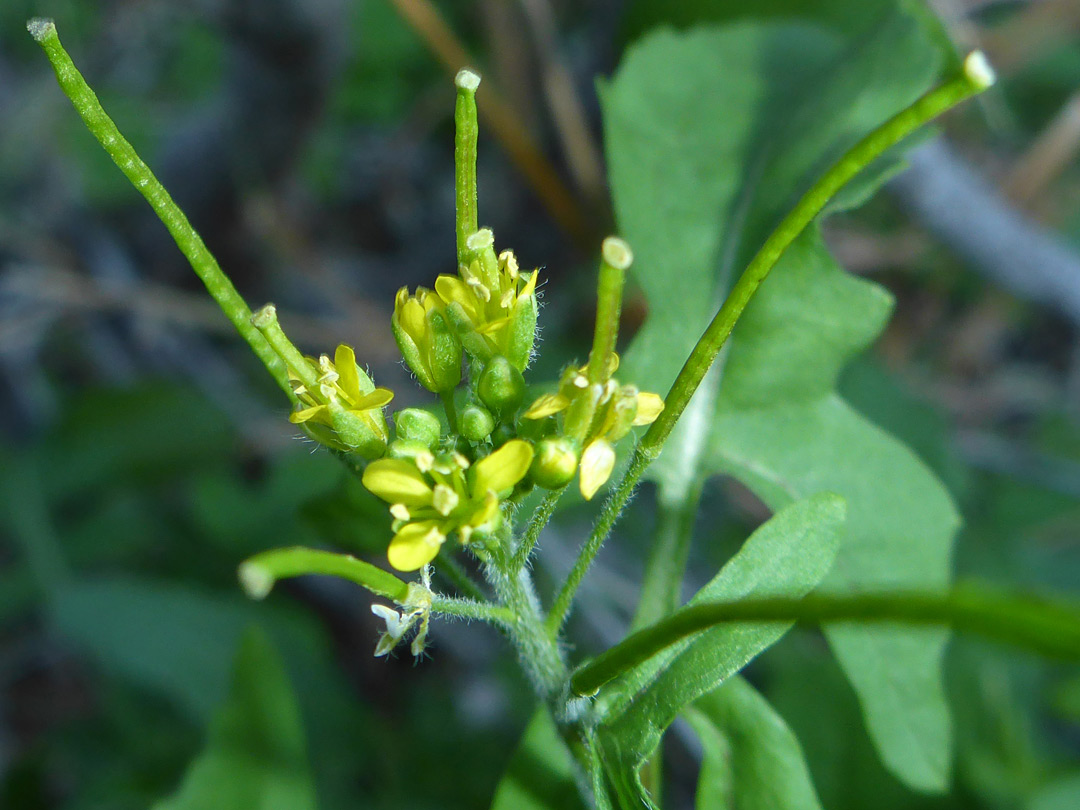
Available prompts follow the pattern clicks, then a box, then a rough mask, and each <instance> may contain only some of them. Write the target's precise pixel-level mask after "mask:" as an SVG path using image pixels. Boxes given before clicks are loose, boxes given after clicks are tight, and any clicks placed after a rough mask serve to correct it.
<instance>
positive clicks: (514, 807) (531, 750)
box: [491, 707, 584, 810]
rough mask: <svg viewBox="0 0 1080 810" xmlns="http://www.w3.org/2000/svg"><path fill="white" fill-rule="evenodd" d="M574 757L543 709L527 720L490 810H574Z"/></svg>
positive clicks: (578, 804)
mask: <svg viewBox="0 0 1080 810" xmlns="http://www.w3.org/2000/svg"><path fill="white" fill-rule="evenodd" d="M583 806H584V805H582V803H581V794H580V793H579V792H578V788H577V783H576V782H575V776H574V760H573V757H572V756H571V755H570V751H569V750H568V749H567V747H566V743H565V742H563V740H562V737H560V736H559V731H558V729H557V728H556V727H555V722H554V721H553V720H552V719H551V715H550V714H549V713H548V711H547V709H545V708H543V707H541V708H539V709H537V711H536V713H535V714H534V715H533V716H532V719H531V720H530V721H529V725H528V727H527V728H526V729H525V734H524V735H523V736H522V738H521V742H520V743H518V747H517V750H515V751H514V756H513V757H512V758H511V760H510V765H509V766H508V767H507V769H506V773H504V774H503V777H502V779H501V780H500V782H499V786H498V788H497V789H496V791H495V798H494V800H493V801H492V803H491V810H578V808H582V807H583Z"/></svg>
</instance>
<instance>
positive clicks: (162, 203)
mask: <svg viewBox="0 0 1080 810" xmlns="http://www.w3.org/2000/svg"><path fill="white" fill-rule="evenodd" d="M26 28H27V30H28V31H29V32H30V34H31V35H32V36H33V37H34V39H35V40H37V42H38V44H39V45H41V47H42V49H43V50H44V51H45V55H46V56H48V58H49V62H51V63H52V67H53V71H54V72H55V73H56V79H57V81H58V82H59V84H60V88H61V89H62V90H63V91H64V93H65V94H66V95H67V97H68V98H69V99H71V103H72V104H73V105H74V107H75V110H76V112H78V113H79V116H80V117H81V118H82V120H83V123H85V124H86V128H87V129H89V130H90V133H91V134H92V135H93V136H94V137H95V138H97V140H98V142H99V143H100V144H101V145H102V146H103V147H104V148H105V151H106V152H108V153H109V157H111V158H112V159H113V162H114V163H115V164H116V165H117V166H118V167H119V168H120V171H122V172H123V173H124V175H125V176H126V177H127V178H128V180H130V181H131V184H132V185H133V186H135V188H136V189H137V190H138V191H139V193H141V194H142V195H143V197H145V198H146V201H147V202H148V203H150V207H151V208H153V209H154V213H156V214H157V215H158V217H159V218H160V219H161V221H162V222H163V223H164V225H165V227H166V228H168V230H169V233H170V234H171V235H172V238H173V239H174V240H175V241H176V245H177V247H179V248H180V251H181V252H182V253H183V254H184V256H186V257H187V260H188V261H189V262H190V263H191V267H192V269H193V270H194V271H195V273H196V275H198V277H199V278H200V279H202V282H203V284H205V285H206V289H207V291H208V292H209V293H210V295H211V297H212V298H213V299H214V300H215V301H216V302H217V304H218V306H219V307H221V311H222V312H224V313H225V316H226V317H227V318H228V319H229V320H230V321H232V324H233V326H235V327H236V331H238V332H239V333H240V335H241V337H243V338H244V340H246V341H247V343H248V345H249V346H250V347H251V349H252V351H254V352H255V355H256V356H257V357H258V358H259V360H261V361H262V363H263V365H264V366H266V369H267V371H269V372H270V374H271V376H273V378H274V380H275V381H276V382H277V384H278V385H279V386H281V389H282V390H283V391H285V393H286V394H288V395H289V397H290V398H292V396H293V393H292V387H291V386H290V385H289V375H288V373H287V372H286V370H285V364H284V363H283V362H282V361H281V358H280V357H278V356H277V354H276V353H275V352H274V351H273V350H272V349H271V348H270V346H269V345H268V344H267V342H266V341H265V340H264V339H263V337H262V335H260V334H259V332H258V331H257V330H256V329H255V328H254V327H253V326H252V325H251V311H250V310H249V309H248V306H247V304H246V303H244V299H243V298H241V297H240V294H239V293H238V292H237V291H236V288H235V287H234V286H233V284H232V282H231V281H230V280H229V278H228V276H226V275H225V273H224V272H222V270H221V267H220V266H219V265H218V263H217V260H216V259H215V258H214V256H213V254H211V253H210V251H209V249H208V248H207V247H206V244H205V243H204V242H203V240H202V237H200V236H199V234H198V233H197V232H196V231H195V229H194V228H193V227H192V226H191V223H190V222H188V219H187V217H186V216H184V212H183V211H181V210H180V208H179V206H177V204H176V203H175V202H173V199H172V197H170V196H169V192H167V191H166V190H165V187H164V186H162V185H161V183H160V182H158V179H157V178H156V177H155V176H154V174H153V172H151V171H150V168H149V167H148V166H147V165H146V164H145V163H144V162H143V161H142V159H141V158H140V157H139V156H138V154H137V153H136V152H135V149H134V148H133V147H132V145H131V144H130V143H128V141H127V140H125V139H124V136H123V135H121V134H120V130H119V129H117V128H116V124H114V123H113V120H112V119H111V118H109V116H108V115H107V114H106V112H105V110H104V109H102V107H101V102H100V101H98V97H97V96H96V95H95V94H94V91H93V90H91V89H90V86H89V85H88V84H87V83H86V80H85V79H83V77H82V74H81V73H79V71H78V69H77V68H76V67H75V65H74V63H73V62H72V61H71V57H70V56H68V53H67V51H65V50H64V46H63V45H61V44H60V38H59V36H57V33H56V25H55V24H54V23H53V22H52V20H44V19H40V18H37V19H33V20H30V22H29V23H27V26H26Z"/></svg>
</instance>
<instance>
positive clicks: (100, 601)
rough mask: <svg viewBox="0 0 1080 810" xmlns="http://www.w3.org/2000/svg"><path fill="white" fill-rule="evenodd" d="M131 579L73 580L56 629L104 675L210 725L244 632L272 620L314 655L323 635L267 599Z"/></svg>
mask: <svg viewBox="0 0 1080 810" xmlns="http://www.w3.org/2000/svg"><path fill="white" fill-rule="evenodd" d="M237 591H238V593H237V595H236V597H234V598H230V597H226V596H223V595H220V594H214V593H212V592H204V591H198V590H195V589H192V588H186V587H184V586H181V585H177V584H175V583H166V582H152V581H145V580H139V579H137V578H134V577H125V578H120V577H115V578H105V577H102V578H97V579H88V578H84V579H80V580H75V581H73V582H71V583H69V584H67V585H65V587H63V588H61V589H59V590H58V591H57V593H56V594H55V598H54V600H53V602H52V605H51V616H50V618H51V622H52V625H53V627H54V628H55V630H56V631H57V632H59V633H60V634H62V635H63V636H65V637H66V638H68V639H69V640H71V641H72V642H74V643H75V644H76V645H78V646H79V647H80V648H81V649H83V650H85V651H86V652H88V653H89V654H90V655H91V656H92V658H93V659H94V660H95V661H96V662H97V663H98V664H99V666H101V667H102V668H103V669H104V670H105V671H106V672H109V673H111V674H113V675H115V676H119V677H121V678H123V679H125V680H127V681H129V682H133V683H136V684H139V685H140V686H142V687H143V688H145V689H149V690H151V691H152V692H155V693H157V694H159V695H162V696H164V697H166V698H168V699H169V700H170V701H172V702H173V704H174V705H176V706H177V707H178V708H180V709H181V710H182V711H184V712H186V713H187V714H188V715H189V716H190V717H192V718H193V719H195V720H196V721H200V722H205V721H206V720H207V719H208V718H209V717H210V715H211V714H212V712H213V710H214V708H215V707H216V706H217V705H218V704H219V703H220V702H221V700H222V699H223V698H224V696H225V692H226V686H227V683H228V677H229V662H230V660H231V658H232V653H233V650H235V648H236V645H237V642H238V640H239V638H240V637H241V635H242V633H243V631H244V630H245V629H246V628H247V627H248V626H250V625H251V624H252V623H255V622H264V623H269V624H272V625H273V626H274V627H275V633H276V635H277V636H278V637H279V639H280V640H281V641H283V642H284V644H285V645H286V646H287V648H289V649H290V650H294V651H296V652H297V653H298V654H299V653H301V651H303V654H307V655H310V650H311V648H312V647H313V646H315V645H317V643H318V639H319V636H320V633H319V631H318V629H317V627H316V626H314V625H313V624H310V623H308V622H298V621H295V620H293V621H290V620H288V619H292V617H285V616H283V615H282V614H281V613H280V612H277V613H275V611H274V610H273V608H272V607H270V606H268V605H265V604H256V603H251V602H248V601H246V600H244V599H242V598H241V597H240V596H239V586H237Z"/></svg>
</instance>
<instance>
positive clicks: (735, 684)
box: [686, 676, 821, 810]
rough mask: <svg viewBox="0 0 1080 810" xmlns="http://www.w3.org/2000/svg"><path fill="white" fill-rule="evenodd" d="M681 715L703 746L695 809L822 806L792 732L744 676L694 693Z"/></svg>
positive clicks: (806, 809) (783, 809) (790, 809)
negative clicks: (697, 694)
mask: <svg viewBox="0 0 1080 810" xmlns="http://www.w3.org/2000/svg"><path fill="white" fill-rule="evenodd" d="M686 718H687V720H689V721H690V725H692V726H693V727H694V730H695V731H697V733H698V736H699V737H701V742H702V745H703V747H704V757H703V759H702V763H701V775H700V776H699V778H698V791H697V804H696V806H697V810H721V808H738V810H821V803H820V802H819V801H818V797H817V794H816V793H815V792H814V785H813V782H812V781H811V779H810V771H809V769H808V767H807V764H806V760H805V759H804V757H803V752H802V748H801V747H800V746H799V741H798V740H797V739H796V737H795V734H794V733H793V732H792V731H791V729H790V728H788V726H787V723H785V722H784V719H783V718H782V717H781V716H780V715H779V714H777V712H776V710H775V709H774V708H773V707H772V706H771V705H769V702H768V701H767V700H765V698H764V697H762V696H761V695H760V694H759V693H758V691H757V690H756V689H754V687H752V686H751V685H750V684H749V683H747V682H746V681H745V680H744V679H743V678H741V677H738V676H736V677H733V678H731V679H729V680H728V681H726V682H725V683H724V685H723V686H721V687H720V688H719V689H717V690H716V691H714V692H711V693H709V694H708V695H705V696H704V697H702V698H699V699H698V700H697V701H695V703H694V705H693V707H692V708H690V709H688V710H687V711H686Z"/></svg>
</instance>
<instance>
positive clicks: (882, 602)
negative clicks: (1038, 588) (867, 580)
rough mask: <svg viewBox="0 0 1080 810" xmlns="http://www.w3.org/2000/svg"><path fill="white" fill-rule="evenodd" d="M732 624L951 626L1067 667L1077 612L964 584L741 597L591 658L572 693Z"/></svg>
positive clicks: (1078, 632) (690, 612)
mask: <svg viewBox="0 0 1080 810" xmlns="http://www.w3.org/2000/svg"><path fill="white" fill-rule="evenodd" d="M733 622H799V623H802V624H821V623H826V622H844V623H868V622H874V623H877V622H891V623H898V624H906V625H912V626H945V627H952V628H953V629H955V630H959V631H962V632H966V633H971V634H974V635H979V636H983V637H985V638H988V639H991V640H993V641H998V642H1001V643H1004V644H1009V645H1012V646H1016V647H1021V648H1024V649H1027V650H1031V651H1032V652H1036V653H1040V654H1042V655H1046V656H1050V657H1053V658H1059V659H1064V660H1068V661H1078V660H1080V610H1078V609H1077V607H1076V606H1075V605H1062V604H1058V603H1053V602H1050V601H1047V600H1045V599H1041V598H1036V597H1032V596H1016V595H1012V594H1005V593H999V592H995V591H993V590H990V589H988V588H985V587H980V586H975V585H968V586H965V587H958V588H956V589H955V590H953V591H951V592H949V593H946V594H942V593H927V592H919V591H911V592H898V593H880V594H859V595H855V596H827V595H811V596H806V597H804V598H802V599H789V598H765V599H743V600H741V601H737V602H721V603H713V604H707V605H697V606H695V607H689V608H685V609H683V610H680V611H679V612H678V613H675V614H674V615H672V616H670V617H668V618H667V619H663V620H662V621H659V622H657V623H656V624H654V625H652V626H651V627H648V628H646V629H644V630H640V631H638V632H637V633H633V634H631V635H630V636H628V637H627V638H625V639H624V640H623V641H621V642H619V643H618V644H616V645H615V646H614V647H612V648H611V649H609V650H607V651H606V652H604V653H602V654H601V655H599V656H597V657H596V658H595V659H593V660H592V661H590V662H589V663H588V664H586V665H585V666H583V667H581V668H580V669H579V670H578V671H577V672H575V673H574V676H573V678H572V679H571V682H570V685H571V688H572V689H573V691H574V693H575V694H578V695H590V694H594V693H595V692H596V691H597V690H598V689H599V688H600V687H601V686H603V685H604V684H605V683H607V682H608V681H610V680H612V679H613V678H616V677H618V676H619V675H621V674H622V673H624V672H626V671H628V670H630V669H632V668H633V667H635V666H637V665H638V664H641V663H643V662H644V661H647V660H648V659H649V658H651V657H652V656H653V655H655V654H656V653H658V652H660V651H661V650H663V649H664V648H666V647H669V646H671V645H672V644H674V643H676V642H678V641H679V640H681V639H684V638H686V637H687V636H689V635H692V634H694V633H698V632H700V631H702V630H706V629H708V628H710V627H712V626H714V625H717V624H724V623H733Z"/></svg>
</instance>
